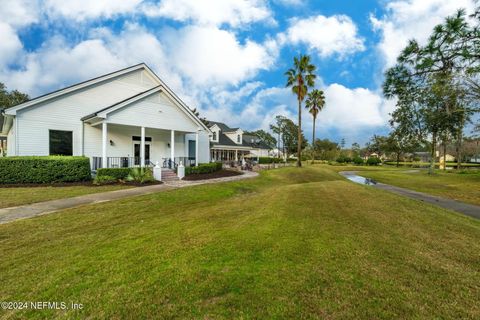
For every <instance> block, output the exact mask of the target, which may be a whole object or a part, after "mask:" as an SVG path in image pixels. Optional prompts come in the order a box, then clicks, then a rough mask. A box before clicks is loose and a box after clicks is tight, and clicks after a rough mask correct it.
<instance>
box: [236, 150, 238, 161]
mask: <svg viewBox="0 0 480 320" xmlns="http://www.w3.org/2000/svg"><path fill="white" fill-rule="evenodd" d="M235 161H238V150H235Z"/></svg>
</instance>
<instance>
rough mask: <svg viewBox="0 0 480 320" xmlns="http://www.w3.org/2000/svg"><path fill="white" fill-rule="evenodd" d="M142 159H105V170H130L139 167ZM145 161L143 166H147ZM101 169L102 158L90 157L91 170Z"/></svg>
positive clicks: (147, 162) (147, 161)
mask: <svg viewBox="0 0 480 320" xmlns="http://www.w3.org/2000/svg"><path fill="white" fill-rule="evenodd" d="M141 160H142V158H140V157H107V166H106V167H107V168H132V167H138V166H140V164H141V163H142V162H141ZM149 163H150V161H149V159H147V160H146V161H145V165H147V166H148V165H149ZM99 168H103V159H102V157H92V170H97V169H99Z"/></svg>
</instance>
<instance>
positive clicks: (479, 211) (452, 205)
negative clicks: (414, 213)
mask: <svg viewBox="0 0 480 320" xmlns="http://www.w3.org/2000/svg"><path fill="white" fill-rule="evenodd" d="M339 173H340V174H341V175H342V176H344V177H345V178H347V179H349V180H351V181H354V182H357V183H364V184H368V185H370V186H372V187H375V188H378V189H382V190H387V191H390V192H393V193H396V194H399V195H402V196H406V197H409V198H412V199H415V200H420V201H424V202H428V203H431V204H434V205H436V206H439V207H442V208H445V209H449V210H453V211H456V212H460V213H463V214H465V215H467V216H470V217H473V218H477V219H480V206H476V205H473V204H468V203H465V202H460V201H456V200H451V199H446V198H442V197H438V196H432V195H430V194H427V193H423V192H418V191H413V190H410V189H405V188H400V187H395V186H392V185H389V184H384V183H379V182H375V183H372V180H371V179H366V178H364V177H362V176H359V175H357V171H342V172H339ZM364 180H367V181H366V182H363V181H364Z"/></svg>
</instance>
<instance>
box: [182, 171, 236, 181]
mask: <svg viewBox="0 0 480 320" xmlns="http://www.w3.org/2000/svg"><path fill="white" fill-rule="evenodd" d="M242 174H243V173H242V172H239V171H233V170H220V171H216V172H212V173H201V174H189V175H188V176H185V177H183V180H188V181H196V180H207V179H215V178H225V177H233V176H240V175H242Z"/></svg>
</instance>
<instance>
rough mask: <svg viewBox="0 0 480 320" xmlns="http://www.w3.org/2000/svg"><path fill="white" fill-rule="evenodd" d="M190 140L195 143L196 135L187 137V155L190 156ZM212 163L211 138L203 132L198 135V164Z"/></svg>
mask: <svg viewBox="0 0 480 320" xmlns="http://www.w3.org/2000/svg"><path fill="white" fill-rule="evenodd" d="M188 140H194V141H195V134H194V133H190V134H186V135H185V146H186V151H185V152H186V153H185V154H186V155H187V156H188ZM208 162H210V138H209V136H208V133H206V132H204V131H202V132H200V133H199V134H198V163H208Z"/></svg>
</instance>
